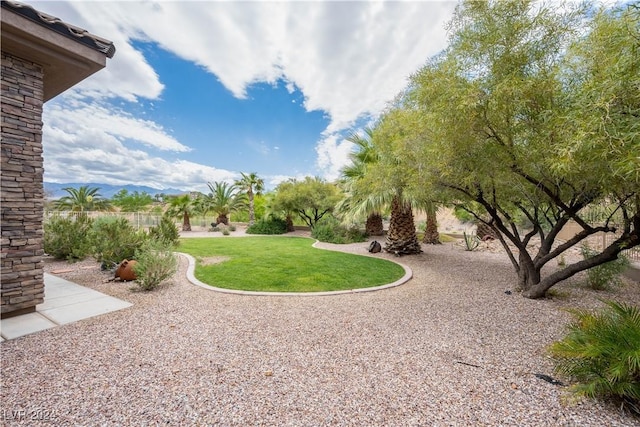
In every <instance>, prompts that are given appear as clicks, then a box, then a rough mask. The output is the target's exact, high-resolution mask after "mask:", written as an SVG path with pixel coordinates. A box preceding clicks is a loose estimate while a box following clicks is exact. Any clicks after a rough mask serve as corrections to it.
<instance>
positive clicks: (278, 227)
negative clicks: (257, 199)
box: [247, 216, 287, 234]
mask: <svg viewBox="0 0 640 427" xmlns="http://www.w3.org/2000/svg"><path fill="white" fill-rule="evenodd" d="M286 232H287V221H285V220H284V219H282V218H279V217H277V216H269V217H268V218H262V219H260V220H258V221H256V222H254V223H253V225H250V226H249V227H247V234H284V233H286Z"/></svg>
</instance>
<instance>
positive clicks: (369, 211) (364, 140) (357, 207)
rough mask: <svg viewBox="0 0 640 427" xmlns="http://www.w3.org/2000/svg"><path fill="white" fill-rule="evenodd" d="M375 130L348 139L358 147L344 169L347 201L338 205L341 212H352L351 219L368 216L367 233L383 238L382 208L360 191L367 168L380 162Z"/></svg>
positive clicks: (351, 154) (371, 129)
mask: <svg viewBox="0 0 640 427" xmlns="http://www.w3.org/2000/svg"><path fill="white" fill-rule="evenodd" d="M373 132H374V130H373V128H371V127H366V128H365V129H364V135H360V134H358V133H352V134H351V135H349V137H347V141H349V142H351V143H353V144H355V145H356V150H354V151H352V152H351V153H350V154H349V157H350V158H351V165H349V166H346V167H345V168H343V169H342V176H343V181H342V187H343V190H344V191H345V194H346V197H345V199H344V200H343V201H342V202H341V203H340V204H339V205H338V207H337V210H338V211H339V212H343V213H346V212H350V213H351V215H347V216H350V217H356V216H358V215H360V214H366V215H367V220H366V223H365V231H366V232H367V234H368V235H370V236H382V235H383V234H384V225H383V222H382V214H381V213H380V210H381V209H382V206H379V205H378V204H377V203H375V198H372V197H371V195H370V194H363V193H362V191H359V188H358V183H359V182H360V181H361V180H363V178H364V177H365V175H366V173H367V167H368V166H371V165H373V164H374V163H375V162H377V161H378V160H379V155H378V153H377V152H376V150H375V147H374V145H373V142H372V140H373Z"/></svg>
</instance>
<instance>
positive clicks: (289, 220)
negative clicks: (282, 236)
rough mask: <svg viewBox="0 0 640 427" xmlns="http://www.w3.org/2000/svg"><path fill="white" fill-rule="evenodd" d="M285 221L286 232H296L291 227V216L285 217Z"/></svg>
mask: <svg viewBox="0 0 640 427" xmlns="http://www.w3.org/2000/svg"><path fill="white" fill-rule="evenodd" d="M285 221H286V222H287V231H288V232H292V231H296V229H295V227H294V226H293V220H292V219H291V215H287V218H286V219H285Z"/></svg>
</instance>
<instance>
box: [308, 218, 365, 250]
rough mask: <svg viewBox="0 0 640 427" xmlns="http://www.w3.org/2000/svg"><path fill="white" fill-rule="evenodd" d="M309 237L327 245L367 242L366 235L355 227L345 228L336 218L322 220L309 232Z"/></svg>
mask: <svg viewBox="0 0 640 427" xmlns="http://www.w3.org/2000/svg"><path fill="white" fill-rule="evenodd" d="M311 237H313V238H314V239H318V240H319V241H321V242H327V243H337V244H346V243H356V242H364V241H365V240H367V235H366V234H365V233H364V232H362V231H361V230H359V229H358V228H357V227H355V226H354V227H346V226H344V225H342V224H341V223H340V221H338V220H337V219H336V218H334V217H332V216H330V217H325V218H322V219H321V220H320V221H318V222H317V223H316V225H315V226H314V227H313V229H312V230H311Z"/></svg>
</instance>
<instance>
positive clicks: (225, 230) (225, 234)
mask: <svg viewBox="0 0 640 427" xmlns="http://www.w3.org/2000/svg"><path fill="white" fill-rule="evenodd" d="M229 234H231V232H230V231H229V229H228V228H224V229H223V230H222V235H223V236H228V235H229Z"/></svg>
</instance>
